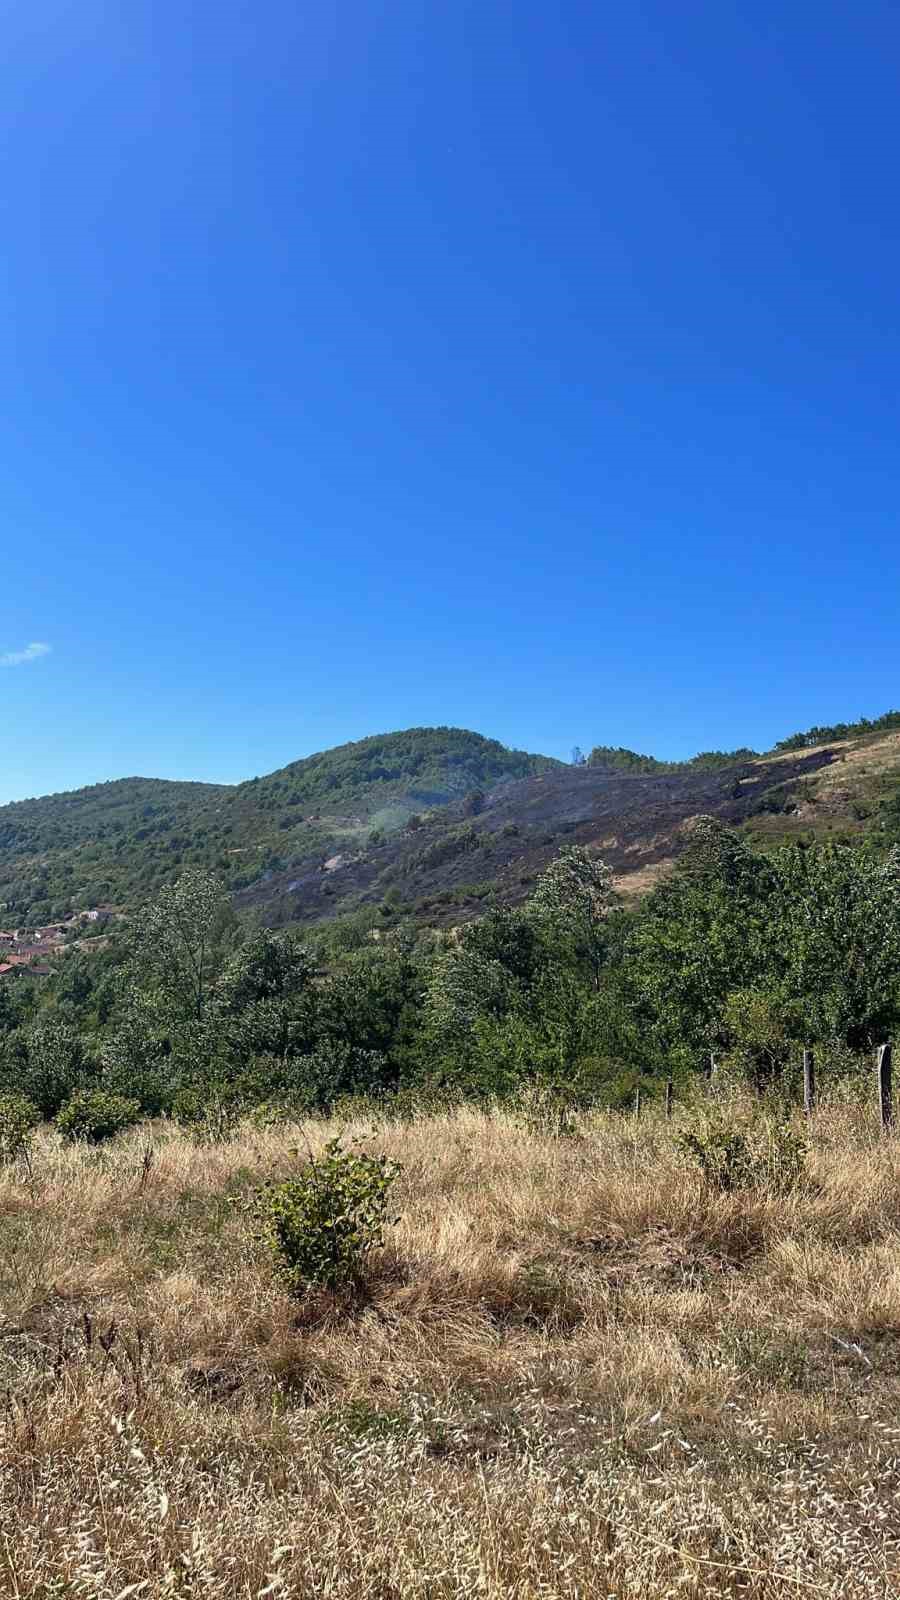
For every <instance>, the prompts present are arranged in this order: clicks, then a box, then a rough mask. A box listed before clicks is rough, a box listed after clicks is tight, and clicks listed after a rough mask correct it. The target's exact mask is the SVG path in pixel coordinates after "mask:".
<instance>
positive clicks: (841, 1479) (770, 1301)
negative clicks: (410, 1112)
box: [0, 1111, 900, 1600]
mask: <svg viewBox="0 0 900 1600" xmlns="http://www.w3.org/2000/svg"><path fill="white" fill-rule="evenodd" d="M306 1131H307V1133H308V1137H309V1138H310V1140H311V1141H312V1143H313V1144H314V1145H319V1144H321V1143H323V1142H324V1140H325V1139H326V1138H328V1137H329V1136H331V1135H332V1134H334V1133H335V1132H336V1131H340V1130H338V1129H337V1128H336V1127H335V1125H326V1124H311V1125H310V1126H309V1128H308V1130H306ZM346 1131H347V1132H349V1133H350V1134H352V1133H353V1132H360V1133H369V1134H370V1139H371V1148H373V1149H378V1150H384V1151H386V1152H388V1153H389V1154H390V1155H392V1156H394V1157H395V1158H396V1159H397V1160H399V1161H401V1162H402V1163H403V1167H404V1172H403V1176H402V1178H401V1179H400V1181H399V1184H398V1192H397V1207H396V1209H397V1211H398V1212H399V1213H401V1214H402V1215H401V1220H400V1222H399V1224H398V1225H397V1226H396V1227H395V1228H394V1229H392V1231H391V1240H390V1246H389V1248H388V1250H387V1251H386V1252H385V1253H384V1254H383V1255H382V1256H381V1257H380V1258H378V1260H376V1261H375V1262H373V1267H372V1284H371V1289H370V1294H369V1297H368V1300H367V1303H366V1304H364V1305H361V1306H359V1307H357V1308H356V1310H355V1311H354V1312H353V1313H352V1315H351V1316H349V1317H348V1315H347V1313H346V1310H345V1309H343V1308H342V1307H341V1306H340V1305H339V1304H338V1303H337V1302H336V1301H334V1300H333V1299H330V1298H329V1297H328V1296H326V1295H322V1294H319V1295H314V1296H312V1297H310V1298H309V1299H307V1300H304V1301H297V1300H292V1299H291V1298H290V1297H289V1296H288V1295H287V1294H285V1293H283V1292H282V1291H281V1290H279V1289H278V1288H277V1286H276V1285H275V1284H274V1283H273V1280H272V1276H271V1272H270V1270H269V1267H268V1265H267V1262H266V1259H265V1253H264V1250H263V1248H262V1247H261V1246H260V1245H259V1244H257V1242H256V1241H255V1240H254V1238H253V1233H252V1227H251V1224H250V1221H249V1219H248V1215H247V1212H246V1210H245V1208H244V1207H243V1206H242V1205H241V1203H240V1200H241V1196H242V1195H244V1194H246V1193H248V1192H249V1191H250V1190H251V1189H252V1187H253V1186H254V1185H255V1184H256V1183H258V1182H259V1181H261V1180H262V1179H263V1178H265V1177H266V1176H273V1175H274V1176H277V1175H279V1174H287V1173H288V1172H289V1171H290V1170H291V1167H292V1165H293V1164H294V1162H293V1160H292V1157H291V1155H290V1146H291V1145H293V1144H295V1143H296V1142H297V1135H296V1131H294V1133H293V1134H292V1133H291V1132H290V1131H287V1132H285V1133H284V1134H282V1133H281V1132H272V1131H267V1132H264V1133H257V1132H255V1131H254V1130H252V1129H250V1128H247V1129H245V1130H244V1131H243V1132H242V1134H241V1136H240V1137H239V1138H237V1139H236V1140H235V1141H234V1142H233V1143H231V1144H228V1145H225V1146H222V1147H217V1148H213V1149H198V1148H196V1147H195V1146H194V1145H192V1144H191V1143H190V1142H189V1141H188V1140H186V1139H185V1138H183V1137H182V1136H180V1135H179V1134H177V1133H174V1132H172V1131H170V1130H168V1129H161V1128H152V1129H151V1128H144V1129H141V1130H138V1131H137V1132H136V1133H135V1134H132V1135H129V1136H128V1137H127V1138H124V1139H122V1140H121V1141H119V1142H118V1143H117V1144H116V1145H115V1147H113V1148H112V1149H111V1150H109V1151H105V1152H101V1153H99V1154H90V1153H87V1152H80V1151H77V1150H76V1151H72V1150H67V1149H63V1148H61V1147H60V1146H59V1145H58V1144H57V1142H56V1140H55V1137H52V1136H50V1135H47V1136H46V1138H45V1140H44V1142H39V1144H38V1147H37V1150H36V1152H35V1161H34V1170H33V1176H32V1177H31V1178H29V1176H28V1174H27V1173H25V1172H24V1171H22V1170H18V1169H7V1170H5V1171H3V1172H2V1173H0V1217H2V1223H0V1299H2V1304H0V1313H2V1318H0V1593H2V1594H3V1595H17V1596H29V1597H31V1596H41V1597H43V1596H47V1597H50V1596H61V1595H66V1596H69V1595H71V1596H75V1595H77V1596H91V1597H97V1600H125V1597H126V1596H130V1595H132V1594H134V1595H137V1594H143V1595H146V1596H148V1597H150V1596H167V1595H171V1596H228V1597H232V1596H234V1597H244V1596H253V1597H257V1596H260V1597H261V1596H264V1595H271V1596H276V1597H277V1596H329V1597H334V1600H344V1597H346V1600H350V1597H353V1600H412V1597H417V1600H419V1597H421V1600H439V1597H440V1600H442V1597H449V1596H453V1597H457V1596H459V1597H461V1596H488V1597H501V1596H504V1597H505V1596H511V1597H516V1600H538V1597H540V1600H556V1597H563V1596H565V1597H575V1596H578V1597H582V1596H584V1597H593V1596H600V1597H605V1596H616V1597H619V1596H622V1597H625V1596H636V1597H638V1596H639V1597H648V1600H649V1597H653V1600H657V1597H664V1596H668V1595H671V1596H676V1595H677V1596H684V1597H693V1596H700V1595H704V1596H706V1595H709V1596H712V1595H740V1596H742V1597H756V1596H767V1597H768V1596H773V1597H774V1596H777V1597H782V1596H784V1597H787V1596H791V1597H792V1600H793V1597H798V1596H803V1595H816V1596H841V1597H842V1600H857V1597H863V1596H865V1597H869V1596H872V1597H874V1596H878V1597H883V1596H886V1595H892V1594H895V1593H900V1545H898V1540H900V1140H896V1139H887V1140H882V1139H880V1138H876V1137H875V1134H874V1130H872V1129H871V1128H870V1127H869V1125H868V1122H867V1119H866V1118H864V1117H863V1115H862V1114H861V1113H850V1112H847V1111H834V1112H827V1111H823V1112H822V1113H821V1114H820V1117H819V1120H818V1123H817V1126H816V1129H815V1136H814V1146H815V1148H814V1154H813V1157H812V1160H811V1163H810V1176H809V1180H808V1182H807V1183H806V1184H805V1185H804V1187H803V1188H802V1189H801V1190H800V1191H798V1192H795V1193H793V1194H790V1195H787V1196H777V1195H771V1194H767V1193H764V1192H745V1193H741V1194H734V1195H722V1194H716V1193H710V1192H708V1191H707V1190H705V1189H704V1188H703V1187H702V1186H701V1183H700V1181H699V1179H698V1178H696V1177H695V1176H694V1175H693V1174H691V1173H690V1172H689V1171H688V1170H686V1169H685V1167H684V1166H683V1165H681V1164H680V1163H679V1161H678V1159H677V1157H676V1155H675V1153H674V1151H673V1148H672V1141H671V1137H670V1135H669V1133H668V1132H667V1130H666V1128H665V1125H664V1124H661V1123H658V1122H655V1121H654V1120H652V1119H650V1118H648V1119H646V1120H644V1121H642V1122H641V1123H640V1124H635V1123H633V1122H632V1123H628V1122H625V1121H622V1120H616V1119H613V1118H602V1117H597V1118H589V1119H585V1120H584V1122H583V1124H582V1128H581V1132H580V1135H579V1136H578V1137H576V1138H572V1139H553V1138H549V1137H546V1138H545V1137H542V1136H540V1135H533V1134H530V1133H528V1132H525V1131H522V1130H520V1129H519V1128H518V1127H517V1125H516V1124H515V1122H514V1121H512V1120H510V1119H505V1118H504V1117H502V1116H493V1117H487V1116H480V1115H477V1114H475V1113H472V1112H461V1113H459V1114H457V1115H454V1116H448V1117H443V1118H436V1119H434V1120H431V1121H422V1122H418V1123H414V1124H411V1125H401V1124H392V1125H389V1126H386V1127H381V1128H379V1129H377V1130H376V1131H375V1132H374V1133H372V1132H371V1130H370V1129H367V1128H366V1127H365V1126H364V1125H362V1124H360V1125H359V1127H358V1128H356V1129H353V1128H350V1129H348V1130H346ZM148 1140H149V1141H150V1145H151V1148H152V1156H151V1157H148V1158H146V1159H144V1151H145V1148H146V1146H147V1143H148ZM4 1397H5V1398H4Z"/></svg>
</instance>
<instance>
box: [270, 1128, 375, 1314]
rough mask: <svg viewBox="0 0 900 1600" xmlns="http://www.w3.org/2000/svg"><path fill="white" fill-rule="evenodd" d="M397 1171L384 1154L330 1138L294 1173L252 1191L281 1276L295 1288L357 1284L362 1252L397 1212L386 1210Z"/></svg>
mask: <svg viewBox="0 0 900 1600" xmlns="http://www.w3.org/2000/svg"><path fill="white" fill-rule="evenodd" d="M354 1144H358V1141H354ZM399 1172H400V1167H399V1165H398V1164H397V1162H396V1161H391V1160H389V1158H388V1157H387V1156H384V1155H380V1156H371V1155H366V1154H365V1153H364V1152H363V1151H361V1150H359V1149H358V1148H350V1149H344V1147H343V1145H342V1144H341V1141H340V1139H332V1140H331V1141H330V1143H328V1144H327V1145H326V1146H325V1150H324V1152H323V1154H322V1155H321V1156H320V1157H319V1158H318V1160H316V1159H315V1158H313V1157H310V1159H309V1161H308V1163H307V1165H306V1167H305V1169H304V1170H303V1171H302V1172H301V1174H300V1176H299V1177H297V1178H289V1179H288V1180H287V1181H286V1182H284V1183H277V1184H270V1185H267V1186H266V1188H265V1189H263V1190H262V1191H261V1193H260V1194H259V1196H258V1198H257V1205H256V1209H257V1218H258V1221H259V1224H260V1235H261V1237H262V1238H263V1239H264V1241H265V1243H266V1244H267V1246H268V1248H269V1249H270V1251H271V1253H272V1256H273V1258H274V1265H275V1272H276V1274H277V1276H278V1277H279V1278H280V1279H281V1281H282V1283H284V1284H285V1285H286V1286H287V1288H288V1289H290V1290H291V1291H293V1292H294V1293H296V1292H297V1291H299V1290H302V1289H303V1288H305V1287H306V1286H307V1285H310V1284H318V1285H320V1286H322V1287H323V1288H327V1289H346V1288H353V1287H356V1286H358V1284H359V1282H360V1280H361V1277H362V1272H363V1267H364V1264H365V1259H366V1256H367V1255H368V1254H369V1253H370V1252H371V1251H372V1250H375V1249H378V1248H379V1246H380V1245H381V1244H383V1242H384V1230H385V1228H386V1227H387V1226H388V1225H389V1224H390V1223H391V1222H392V1221H396V1220H397V1219H396V1218H390V1217H388V1214H387V1210H388V1201H389V1197H390V1191H391V1188H392V1186H393V1184H394V1182H395V1180H396V1178H397V1176H398V1174H399Z"/></svg>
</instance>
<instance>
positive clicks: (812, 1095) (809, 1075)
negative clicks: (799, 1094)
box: [803, 1050, 816, 1117]
mask: <svg viewBox="0 0 900 1600" xmlns="http://www.w3.org/2000/svg"><path fill="white" fill-rule="evenodd" d="M803 1109H804V1111H805V1112H806V1115H807V1116H808V1117H811V1116H812V1114H813V1112H814V1111H815V1109H816V1061H815V1056H814V1055H813V1053H812V1051H811V1050H804V1052H803Z"/></svg>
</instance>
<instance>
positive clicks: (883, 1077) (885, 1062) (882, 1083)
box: [878, 1044, 894, 1131]
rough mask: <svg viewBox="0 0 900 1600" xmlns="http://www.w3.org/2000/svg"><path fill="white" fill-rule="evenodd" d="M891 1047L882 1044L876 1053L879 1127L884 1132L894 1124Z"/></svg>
mask: <svg viewBox="0 0 900 1600" xmlns="http://www.w3.org/2000/svg"><path fill="white" fill-rule="evenodd" d="M892 1056H893V1047H892V1046H891V1045H889V1044H883V1045H882V1046H881V1048H880V1049H879V1051H878V1104H879V1106H880V1108H881V1126H882V1128H883V1129H885V1131H886V1130H887V1129H888V1128H890V1127H892V1126H893V1122H894V1081H893V1072H892V1070H891V1058H892Z"/></svg>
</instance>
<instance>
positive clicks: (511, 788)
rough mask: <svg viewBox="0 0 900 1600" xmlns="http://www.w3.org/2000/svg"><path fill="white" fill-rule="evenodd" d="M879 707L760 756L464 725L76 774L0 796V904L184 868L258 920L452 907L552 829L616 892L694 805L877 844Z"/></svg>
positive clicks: (891, 718)
mask: <svg viewBox="0 0 900 1600" xmlns="http://www.w3.org/2000/svg"><path fill="white" fill-rule="evenodd" d="M898 721H900V714H898V713H896V712H889V713H887V714H886V715H885V716H884V717H881V718H878V719H876V720H875V721H866V720H863V721H861V722H860V723H856V724H846V723H844V724H835V725H834V728H833V729H828V728H825V729H813V730H809V731H808V732H807V733H803V734H795V735H792V736H791V738H790V739H787V740H784V741H782V742H781V744H780V745H778V746H776V747H775V749H774V750H773V751H771V752H770V753H769V754H768V755H763V756H759V755H756V754H754V752H752V751H751V750H748V749H746V748H741V749H737V750H733V751H730V752H727V751H707V752H703V753H701V754H700V755H698V756H696V757H694V758H693V759H692V760H690V761H684V762H671V761H662V760H659V759H657V758H656V757H653V756H648V755H642V754H639V753H638V752H635V751H630V750H625V749H621V748H610V747H608V746H597V747H595V749H594V750H593V751H592V752H591V757H590V759H589V761H588V762H587V763H586V764H584V765H579V766H566V765H563V764H562V763H561V762H557V761H552V760H550V759H549V758H548V757H545V756H538V755H530V754H528V753H526V752H523V751H517V750H507V749H506V748H505V747H504V746H503V745H501V744H499V743H498V742H497V741H496V740H493V739H487V738H484V737H483V736H482V735H480V734H477V733H471V732H468V731H466V730H464V729H459V728H412V729H408V730H405V731H403V732H398V733H390V734H383V735H375V736H373V737H371V738H368V739H362V740H358V741H356V742H354V743H352V744H346V745H340V746H338V747H337V748H336V749H333V750H327V751H322V752H320V753H318V754H316V755H312V756H308V757H306V758H304V759H303V760H300V761H295V762H292V763H290V764H289V765H288V766H285V767H282V768H281V769H279V770H278V771H277V772H273V773H270V774H268V775H267V776H265V777H260V778H253V779H251V780H249V781H248V782H246V783H241V784H237V785H225V784H204V783H180V782H169V781H165V780H158V779H148V778H124V779H121V780H119V781H117V782H113V783H105V784H95V785H93V786H92V787H90V788H86V789H80V790H76V791H74V792H72V793H68V794H59V795H50V796H47V797H45V798H43V799H35V800H25V801H21V802H18V803H17V804H14V805H7V806H3V807H0V904H2V907H3V909H2V913H0V914H2V915H3V917H4V918H6V919H9V920H14V921H17V922H20V923H21V922H26V923H27V922H40V921H43V920H47V919H50V918H56V917H62V916H64V915H66V914H68V913H69V912H70V911H72V910H80V909H83V908H85V907H87V906H90V905H93V904H98V903H102V902H110V901H111V902H113V903H116V904H122V905H130V904H133V903H135V902H137V901H140V900H142V899H144V898H146V897H147V896H148V895H151V894H152V893H154V892H155V891H156V890H157V889H158V887H159V886H160V885H161V884H163V883H164V882H167V881H169V880H171V879H172V878H173V877H175V876H176V875H177V874H178V872H179V871H180V870H182V868H183V867H184V866H187V865H193V864H199V865H203V866H206V867H209V868H211V869H213V870H214V871H216V872H217V873H218V874H219V875H220V877H221V878H222V879H223V881H224V883H225V884H226V886H227V887H228V889H229V890H230V891H231V892H232V893H233V894H234V895H235V897H236V901H237V904H238V905H239V906H240V907H242V908H247V909H252V910H253V911H254V913H255V914H257V915H259V916H260V917H261V918H262V919H263V920H264V921H267V922H273V923H282V922H286V921H293V920H300V921H307V920H310V919H315V918H318V917H329V916H334V915H336V914H343V913H347V912H353V911H356V910H358V909H359V908H361V907H362V908H365V907H372V906H377V907H380V908H381V914H382V915H385V916H392V915H394V914H397V915H410V914H412V915H416V916H422V917H425V918H427V919H429V920H437V921H441V920H446V921H455V920H458V919H459V918H460V917H465V916H468V915H473V914H474V913H475V912H477V911H478V910H479V908H481V907H482V906H483V905H484V903H485V901H486V900H487V899H489V898H496V899H498V900H500V901H501V902H514V901H516V900H517V899H521V898H523V897H524V895H525V894H527V893H528V890H529V887H530V885H531V884H532V883H533V881H534V878H535V877H536V875H537V874H538V873H539V872H540V871H541V870H542V868H543V867H544V866H545V865H546V864H547V862H548V861H549V860H550V859H551V857H552V856H553V855H554V854H555V853H556V851H557V850H558V849H559V848H560V847H561V845H563V844H565V843H572V842H577V843H583V844H592V845H596V846H597V847H598V848H600V849H601V850H602V852H603V854H604V856H605V857H606V858H607V859H608V861H609V863H610V865H611V866H612V867H613V869H614V871H615V872H616V873H617V875H618V876H619V879H620V886H621V887H622V888H623V890H624V891H625V892H626V893H627V894H635V893H639V892H641V891H642V890H643V889H644V888H646V887H647V886H648V884H650V883H651V882H653V881H655V880H656V878H657V877H658V876H659V875H660V874H661V873H663V872H665V871H666V869H667V866H668V864H669V863H670V862H671V861H672V860H673V859H674V858H675V856H676V855H677V853H678V851H679V849H680V848H681V830H682V828H683V825H684V824H685V823H686V822H687V821H689V819H690V818H691V817H693V816H696V815H698V814H699V813H710V814H712V815H715V816H718V817H720V818H721V819H722V820H723V821H726V822H728V823H730V824H732V825H734V826H741V827H743V828H744V829H745V830H746V831H747V832H748V833H749V834H751V835H752V836H753V837H754V838H755V839H756V840H757V841H758V842H761V843H763V844H771V845H773V846H774V845H776V844H778V843H780V842H782V841H784V840H785V839H789V838H797V837H807V838H821V837H827V836H838V837H846V838H860V837H864V836H871V837H872V839H873V841H874V842H875V843H877V844H878V845H885V844H889V843H892V842H895V841H900V727H898V725H897V724H898ZM814 734H824V735H827V736H828V737H826V738H824V739H821V740H820V741H819V742H818V743H817V742H815V741H814V739H813V735H814ZM838 734H839V735H840V737H836V736H833V735H838Z"/></svg>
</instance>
